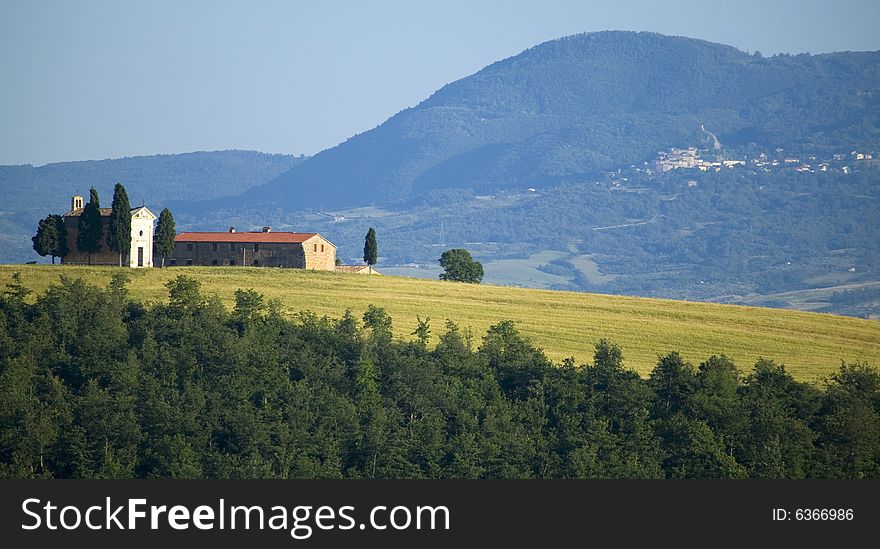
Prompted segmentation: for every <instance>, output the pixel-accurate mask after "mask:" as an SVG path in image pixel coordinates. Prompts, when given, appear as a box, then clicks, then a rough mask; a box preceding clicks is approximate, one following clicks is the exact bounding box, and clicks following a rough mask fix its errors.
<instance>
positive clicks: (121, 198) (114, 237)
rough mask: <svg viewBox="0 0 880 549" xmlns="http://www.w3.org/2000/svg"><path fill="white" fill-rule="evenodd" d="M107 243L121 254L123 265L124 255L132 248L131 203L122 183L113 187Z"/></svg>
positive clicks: (120, 264)
mask: <svg viewBox="0 0 880 549" xmlns="http://www.w3.org/2000/svg"><path fill="white" fill-rule="evenodd" d="M107 245H108V246H109V247H110V249H111V250H113V251H114V252H116V253H117V254H119V266H120V267H122V255H123V254H126V253H129V251H130V250H131V204H129V202H128V193H126V192H125V187H123V186H122V184H121V183H117V184H116V186H115V187H113V206H112V211H111V212H110V226H109V228H108V230H107Z"/></svg>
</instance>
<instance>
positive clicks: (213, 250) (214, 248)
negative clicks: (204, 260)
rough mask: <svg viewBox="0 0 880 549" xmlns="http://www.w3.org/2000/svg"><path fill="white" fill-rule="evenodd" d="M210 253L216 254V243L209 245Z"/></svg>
mask: <svg viewBox="0 0 880 549" xmlns="http://www.w3.org/2000/svg"><path fill="white" fill-rule="evenodd" d="M211 251H212V252H216V251H217V243H216V242H214V243H213V244H211Z"/></svg>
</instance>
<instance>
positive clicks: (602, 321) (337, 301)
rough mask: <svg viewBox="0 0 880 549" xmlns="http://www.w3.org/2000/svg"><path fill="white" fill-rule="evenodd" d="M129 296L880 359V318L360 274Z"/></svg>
mask: <svg viewBox="0 0 880 549" xmlns="http://www.w3.org/2000/svg"><path fill="white" fill-rule="evenodd" d="M118 270H119V269H117V268H113V267H74V266H60V265H55V266H52V265H2V266H0V285H4V286H5V284H6V283H8V282H9V281H10V280H11V277H12V274H13V273H14V272H20V273H21V274H22V277H23V282H24V284H25V286H27V287H28V288H30V289H32V290H34V292H35V293H36V294H39V293H42V291H43V290H45V289H46V287H47V286H49V285H50V284H53V283H56V282H58V280H59V276H61V275H64V276H67V277H71V278H82V279H84V280H86V281H87V282H90V283H92V284H96V285H102V286H103V285H105V284H106V283H107V282H108V281H109V279H110V276H111V275H112V274H113V273H114V272H117V271H118ZM126 272H127V273H129V274H130V275H131V284H130V291H131V295H132V297H134V298H136V299H138V300H141V301H145V302H158V301H164V300H165V299H166V297H167V296H166V289H165V287H164V284H165V283H166V282H167V281H168V280H170V279H172V278H173V277H176V276H178V275H188V276H191V277H194V278H196V279H198V280H199V281H200V282H201V283H202V290H203V292H205V293H211V294H216V295H218V296H219V297H220V298H221V299H222V301H223V302H224V303H225V304H227V305H228V306H231V304H232V303H233V301H234V293H235V290H236V289H238V288H253V289H254V290H257V291H259V292H261V293H263V294H264V295H265V296H267V297H268V298H278V299H279V300H280V301H281V303H282V306H283V309H284V310H285V311H286V312H289V313H290V314H294V313H296V312H298V311H304V310H310V311H313V312H315V313H317V314H319V315H329V316H331V317H339V316H340V315H342V314H343V313H344V311H345V310H346V309H351V310H352V312H353V313H355V315H357V316H360V315H361V314H362V313H363V312H364V310H365V309H366V308H367V306H368V305H370V304H373V305H376V306H378V307H382V308H384V309H385V310H386V311H387V312H388V314H389V315H391V317H392V318H393V320H394V332H395V335H396V336H397V337H399V338H404V339H409V338H412V337H413V336H412V335H411V334H412V331H413V330H414V329H415V327H416V323H417V319H416V317H417V316H418V317H421V318H423V319H424V318H425V317H429V318H430V319H431V320H430V325H431V332H432V333H431V335H432V339H433V341H434V342H436V338H437V336H438V335H439V334H440V333H442V332H443V331H444V323H445V321H446V319H449V320H453V321H455V322H457V323H458V324H459V325H460V326H462V327H463V328H464V327H470V328H471V329H472V330H473V334H474V337H475V341H476V343H479V340H480V338H481V337H482V335H483V334H484V333H485V331H486V329H487V328H488V327H489V326H491V325H492V324H495V323H497V322H499V321H501V320H513V321H514V322H515V323H516V326H517V327H518V329H519V331H520V332H521V333H522V334H524V335H525V336H526V337H528V339H530V340H531V341H532V343H533V344H535V345H536V346H538V347H540V348H542V349H543V350H544V351H545V353H546V354H547V356H548V357H549V358H551V359H552V360H554V361H560V360H562V359H563V358H566V357H574V358H575V360H576V361H577V362H578V363H584V362H589V361H590V360H591V359H592V352H593V347H594V345H595V342H596V341H597V340H599V339H600V338H607V339H609V340H611V341H613V342H615V343H617V344H619V345H620V346H621V348H622V349H623V356H624V361H625V365H626V366H627V367H629V368H632V369H634V370H636V371H637V372H639V373H640V374H642V375H647V374H648V373H649V372H650V371H651V369H652V368H653V366H654V365H655V364H656V362H657V357H658V354H661V353H663V354H665V353H667V352H669V351H673V350H676V351H679V352H680V353H681V354H682V355H683V356H684V357H685V358H686V359H687V360H689V361H691V362H692V363H693V364H694V365H697V364H699V362H701V361H703V360H705V359H706V358H708V357H709V356H711V355H713V354H722V353H724V354H726V355H727V356H729V357H730V358H732V359H733V360H734V362H736V364H737V366H738V367H739V369H740V371H741V372H743V373H747V372H748V371H750V370H751V368H752V366H753V365H754V363H755V360H756V359H757V358H758V357H761V356H763V357H767V358H772V359H774V360H776V361H777V362H781V363H783V364H785V366H786V369H787V370H788V371H789V372H791V373H792V375H794V376H795V377H796V378H798V379H801V380H806V381H817V380H820V379H821V378H823V377H825V376H827V375H828V374H829V373H831V372H833V371H834V370H836V369H837V368H838V366H839V365H840V361H841V360H845V361H847V362H852V361H863V362H868V363H869V364H871V365H874V366H880V322H876V321H872V320H861V319H855V318H848V317H841V316H834V315H828V314H816V313H804V312H796V311H786V310H780V309H766V308H757V307H740V306H733V305H719V304H714V303H695V302H687V301H672V300H662V299H648V298H638V297H623V296H611V295H599V294H587V293H575V292H559V291H548V290H530V289H523V288H511V287H503V286H489V285H469V284H461V283H455V282H442V281H431V280H420V279H414V278H403V277H394V276H366V275H358V274H346V273H334V272H317V271H299V270H287V269H285V270H282V269H266V268H247V267H175V268H166V269H143V270H127V271H126Z"/></svg>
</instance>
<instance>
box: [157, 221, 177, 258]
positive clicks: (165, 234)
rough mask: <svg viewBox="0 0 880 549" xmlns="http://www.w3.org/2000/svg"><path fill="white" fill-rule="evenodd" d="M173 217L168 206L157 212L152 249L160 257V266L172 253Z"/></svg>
mask: <svg viewBox="0 0 880 549" xmlns="http://www.w3.org/2000/svg"><path fill="white" fill-rule="evenodd" d="M175 236H176V234H175V228H174V217H173V216H172V215H171V211H170V210H169V209H168V208H165V209H164V210H162V213H160V214H159V222H158V223H157V224H156V232H155V233H154V234H153V251H154V252H155V253H156V254H157V255H158V256H159V257H161V258H162V263H161V266H162V267H165V258H166V257H168V256H169V255H171V254H173V253H174V237H175Z"/></svg>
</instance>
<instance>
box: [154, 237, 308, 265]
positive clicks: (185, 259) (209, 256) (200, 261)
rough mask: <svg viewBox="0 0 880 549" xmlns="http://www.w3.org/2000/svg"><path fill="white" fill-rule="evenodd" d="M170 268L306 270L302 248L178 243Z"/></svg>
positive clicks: (219, 243) (227, 243)
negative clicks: (228, 267) (240, 267)
mask: <svg viewBox="0 0 880 549" xmlns="http://www.w3.org/2000/svg"><path fill="white" fill-rule="evenodd" d="M165 264H166V265H171V266H175V265H177V266H185V265H201V266H205V267H210V266H240V265H245V266H258V267H291V268H294V269H303V268H305V259H304V258H303V250H302V246H301V245H300V244H291V243H264V242H261V243H258V244H254V243H249V242H247V243H244V242H234V243H230V242H175V244H174V254H173V255H171V256H170V257H168V259H166V260H165Z"/></svg>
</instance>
